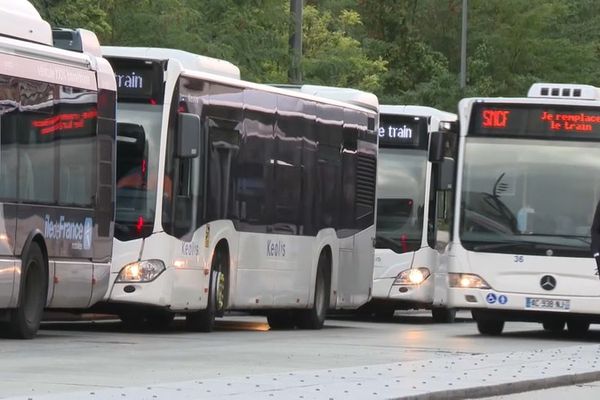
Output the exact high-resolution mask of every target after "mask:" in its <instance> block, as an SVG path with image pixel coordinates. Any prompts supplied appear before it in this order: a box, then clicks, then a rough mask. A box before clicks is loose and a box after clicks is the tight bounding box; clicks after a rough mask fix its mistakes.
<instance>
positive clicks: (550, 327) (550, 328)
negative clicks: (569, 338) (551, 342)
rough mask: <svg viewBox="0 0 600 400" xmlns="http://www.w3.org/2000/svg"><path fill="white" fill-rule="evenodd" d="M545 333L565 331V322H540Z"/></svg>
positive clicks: (556, 320)
mask: <svg viewBox="0 0 600 400" xmlns="http://www.w3.org/2000/svg"><path fill="white" fill-rule="evenodd" d="M542 326H543V327H544V330H545V331H546V332H552V333H559V332H562V331H563V330H564V329H565V321H564V320H560V319H550V320H547V321H544V322H542Z"/></svg>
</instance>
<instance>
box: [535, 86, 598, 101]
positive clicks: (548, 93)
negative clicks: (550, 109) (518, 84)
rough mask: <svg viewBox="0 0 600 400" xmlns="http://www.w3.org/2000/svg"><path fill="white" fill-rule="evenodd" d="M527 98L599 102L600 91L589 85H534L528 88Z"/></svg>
mask: <svg viewBox="0 0 600 400" xmlns="http://www.w3.org/2000/svg"><path fill="white" fill-rule="evenodd" d="M527 97H536V98H550V99H572V100H600V89H598V88H597V87H595V86H591V85H576V84H567V83H534V84H533V85H531V87H530V88H529V92H528V93H527Z"/></svg>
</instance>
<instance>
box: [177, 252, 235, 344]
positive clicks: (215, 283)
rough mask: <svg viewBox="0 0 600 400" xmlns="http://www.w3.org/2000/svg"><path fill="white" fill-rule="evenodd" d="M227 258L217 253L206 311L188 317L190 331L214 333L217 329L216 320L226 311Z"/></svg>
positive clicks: (212, 269) (187, 323) (214, 259)
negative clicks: (225, 270) (225, 271)
mask: <svg viewBox="0 0 600 400" xmlns="http://www.w3.org/2000/svg"><path fill="white" fill-rule="evenodd" d="M227 257H228V255H227V254H226V253H224V252H221V251H217V252H216V254H215V257H214V258H213V261H212V266H211V270H210V283H209V288H208V303H207V305H206V308H205V309H204V310H199V311H196V312H192V313H189V314H187V315H186V318H185V320H186V325H187V327H188V329H189V330H192V331H195V332H212V331H213V329H214V328H215V318H216V317H217V316H222V315H223V313H224V311H225V294H226V293H227V280H226V276H225V273H224V269H225V267H226V262H227Z"/></svg>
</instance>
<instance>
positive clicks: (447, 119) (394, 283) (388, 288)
mask: <svg viewBox="0 0 600 400" xmlns="http://www.w3.org/2000/svg"><path fill="white" fill-rule="evenodd" d="M379 113H380V115H379V130H378V136H379V166H378V170H377V237H376V241H375V269H374V275H373V299H372V301H370V302H369V304H368V305H367V306H366V307H365V311H368V312H369V313H370V314H374V315H375V316H376V317H378V318H390V317H392V316H393V314H394V311H395V310H397V309H422V308H427V309H430V310H431V313H432V316H433V320H434V322H452V321H453V320H454V316H455V311H454V310H452V309H449V308H448V307H447V299H448V293H447V292H448V285H447V282H448V279H447V271H446V270H445V269H444V268H443V266H444V264H441V263H440V262H439V258H440V253H441V252H442V250H443V247H444V246H443V244H444V243H447V241H448V240H447V238H448V232H447V226H444V225H443V221H442V219H443V217H444V215H445V209H444V207H445V206H446V204H447V203H446V198H449V197H450V192H449V190H445V191H438V190H436V185H434V179H435V173H436V168H437V167H438V164H436V163H435V162H431V161H430V160H429V151H428V150H429V136H430V134H431V133H432V132H438V131H441V130H450V129H452V126H453V125H456V120H457V116H456V114H452V113H448V112H445V111H441V110H438V109H435V108H431V107H423V106H414V105H381V106H380V108H379ZM450 189H451V188H450ZM438 219H439V220H438ZM443 235H445V240H444V239H442V238H441V237H442V236H443ZM438 236H439V237H440V240H437V239H436V237H438Z"/></svg>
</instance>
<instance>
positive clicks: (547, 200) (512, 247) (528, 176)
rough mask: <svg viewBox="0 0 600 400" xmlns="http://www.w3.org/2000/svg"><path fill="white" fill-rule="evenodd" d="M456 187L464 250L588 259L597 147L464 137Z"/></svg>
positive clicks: (598, 178)
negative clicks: (461, 167) (460, 176)
mask: <svg viewBox="0 0 600 400" xmlns="http://www.w3.org/2000/svg"><path fill="white" fill-rule="evenodd" d="M462 185H463V186H462V199H461V224H460V230H461V232H460V237H461V241H462V243H463V245H464V246H465V247H466V248H468V249H470V250H475V251H492V252H501V253H520V254H546V255H564V256H574V257H589V256H590V250H589V249H590V226H591V223H592V218H593V215H594V209H595V206H596V204H597V202H598V197H599V196H600V144H596V143H583V142H567V141H541V140H522V139H521V140H519V139H492V138H487V139H482V138H468V139H467V143H466V149H465V165H464V174H463V184H462Z"/></svg>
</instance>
